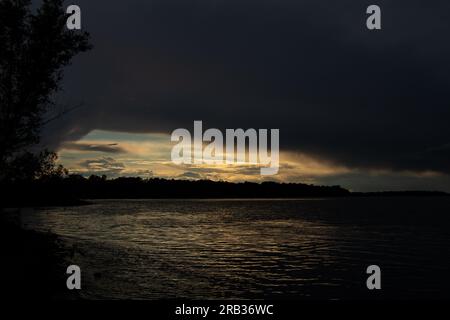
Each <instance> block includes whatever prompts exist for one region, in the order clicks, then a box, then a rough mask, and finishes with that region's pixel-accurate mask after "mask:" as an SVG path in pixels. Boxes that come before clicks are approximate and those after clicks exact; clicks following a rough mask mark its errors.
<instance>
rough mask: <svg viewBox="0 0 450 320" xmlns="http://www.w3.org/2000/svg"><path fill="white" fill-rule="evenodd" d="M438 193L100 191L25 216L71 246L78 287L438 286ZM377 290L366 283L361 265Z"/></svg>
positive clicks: (441, 239)
mask: <svg viewBox="0 0 450 320" xmlns="http://www.w3.org/2000/svg"><path fill="white" fill-rule="evenodd" d="M449 209H450V201H449V199H447V198H434V199H433V198H421V199H409V198H390V199H389V198H373V199H363V198H361V199H323V200H320V199H319V200H102V201H95V204H93V205H90V206H82V207H73V208H51V209H45V210H40V211H38V212H36V213H35V214H30V215H26V216H24V217H22V219H23V221H24V224H25V225H26V226H27V227H28V228H32V229H37V230H44V231H47V230H50V231H51V232H54V233H56V234H58V235H60V236H61V237H63V239H65V240H67V241H68V242H69V243H70V244H71V245H73V246H74V248H75V249H76V250H75V251H74V255H73V257H68V260H69V261H70V263H73V264H77V265H79V266H80V267H81V269H82V272H83V290H82V291H81V294H82V295H83V297H85V298H133V299H141V298H142V299H158V298H198V299H201V298H209V299H213V298H230V299H232V298H280V299H282V298H289V299H297V298H319V299H324V298H325V299H340V298H359V297H378V298H379V297H381V298H383V297H397V298H398V297H405V298H406V297H416V298H417V297H436V296H437V297H442V296H447V297H448V293H447V292H446V288H447V287H448V280H445V279H446V278H447V275H446V273H448V270H449V267H450V262H449V258H450V249H449V244H450V237H449V233H448V231H447V230H448V226H449V223H448V221H449V219H448V218H447V217H446V215H447V213H449V212H450V210H449ZM371 264H377V265H379V266H380V267H381V270H382V287H383V289H382V291H381V292H376V293H375V292H369V291H368V290H367V289H366V285H365V282H366V278H367V275H366V273H365V271H366V268H367V266H369V265H371Z"/></svg>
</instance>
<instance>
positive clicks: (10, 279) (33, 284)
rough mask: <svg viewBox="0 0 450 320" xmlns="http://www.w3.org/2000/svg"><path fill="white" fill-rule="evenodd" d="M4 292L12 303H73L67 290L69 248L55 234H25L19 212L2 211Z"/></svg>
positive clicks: (0, 242)
mask: <svg viewBox="0 0 450 320" xmlns="http://www.w3.org/2000/svg"><path fill="white" fill-rule="evenodd" d="M0 212H1V216H0V250H1V252H2V263H1V266H0V271H1V272H2V274H3V275H4V281H3V283H2V288H3V290H4V291H6V292H8V296H9V299H11V300H18V299H20V300H23V299H25V300H28V299H33V300H73V299H79V295H78V294H77V293H76V291H69V290H68V289H67V288H66V268H67V266H66V265H67V261H66V259H67V258H68V257H69V256H70V254H69V248H68V247H67V246H66V244H65V243H64V242H63V241H62V240H61V239H60V238H59V237H58V236H57V235H55V234H53V233H42V232H38V231H34V230H25V229H23V228H22V227H21V226H20V221H19V218H18V216H17V211H16V212H15V213H14V212H6V211H5V210H4V209H0Z"/></svg>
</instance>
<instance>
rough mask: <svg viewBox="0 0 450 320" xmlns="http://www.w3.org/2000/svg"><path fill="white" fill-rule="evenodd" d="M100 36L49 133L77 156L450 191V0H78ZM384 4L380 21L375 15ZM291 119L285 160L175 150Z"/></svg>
mask: <svg viewBox="0 0 450 320" xmlns="http://www.w3.org/2000/svg"><path fill="white" fill-rule="evenodd" d="M70 4H77V5H79V6H80V7H81V10H82V26H83V29H84V30H86V31H88V32H90V34H91V39H92V43H93V45H94V49H93V50H92V51H90V52H89V53H84V54H81V55H80V56H78V57H77V58H75V60H74V61H73V64H72V66H70V67H69V68H68V69H67V70H65V78H64V83H63V90H62V91H61V92H60V93H58V95H57V96H56V97H55V100H56V102H57V103H58V104H59V105H61V106H67V107H70V106H74V105H78V104H80V105H82V107H80V108H78V109H76V110H74V111H73V112H71V113H70V114H67V115H65V116H64V117H63V118H61V119H58V121H53V122H51V123H50V124H49V125H47V126H46V127H45V129H44V132H43V139H42V143H43V144H45V145H46V146H48V147H50V148H52V149H55V150H57V151H58V154H59V156H60V161H61V162H62V163H63V164H64V165H65V166H66V167H67V168H69V169H70V170H71V171H72V172H75V173H81V174H85V175H89V174H107V175H108V176H109V177H116V176H136V175H138V176H142V177H167V178H187V179H200V178H208V179H215V180H220V179H223V180H230V181H244V180H250V181H262V180H267V179H269V180H275V181H283V182H304V183H314V184H326V185H341V186H343V187H346V188H348V189H351V190H355V191H376V190H405V189H411V190H417V189H420V190H425V189H426V190H446V191H450V179H449V173H450V168H449V166H448V164H449V160H450V126H449V125H448V120H449V119H450V117H449V116H450V105H449V99H448V95H449V93H450V72H449V71H450V70H449V69H450V61H449V60H450V43H449V41H448V34H450V32H449V31H450V23H448V19H447V17H448V13H449V12H450V3H449V2H448V1H441V0H436V1H433V3H432V4H431V3H426V2H425V1H418V0H412V1H405V0H398V1H376V3H375V2H374V3H372V2H368V1H359V0H342V1H331V0H327V1H325V0H315V1H312V0H311V1H309V0H307V1H300V0H297V1H294V0H276V1H275V0H271V1H269V0H259V1H250V0H196V1H187V0H153V1H138V0H130V1H127V2H124V1H103V0H99V1H84V0H77V1H72V2H71V3H70ZM371 4H377V5H379V6H380V7H381V12H382V30H376V31H369V30H368V29H367V28H366V19H367V14H366V8H367V7H368V6H369V5H371ZM195 120H202V121H203V123H204V126H205V127H207V128H219V129H221V130H225V129H226V128H232V129H235V128H243V129H248V128H255V129H262V128H265V129H275V128H277V129H280V170H279V174H277V175H275V176H270V177H261V176H260V175H259V168H258V167H256V166H253V165H248V166H242V165H236V166H225V165H220V166H206V165H195V166H194V165H181V166H180V165H174V164H173V163H172V162H171V161H170V150H171V148H172V146H173V145H174V144H173V143H172V142H171V141H170V134H171V132H173V131H174V130H175V129H177V128H187V129H189V130H192V128H193V122H194V121H195Z"/></svg>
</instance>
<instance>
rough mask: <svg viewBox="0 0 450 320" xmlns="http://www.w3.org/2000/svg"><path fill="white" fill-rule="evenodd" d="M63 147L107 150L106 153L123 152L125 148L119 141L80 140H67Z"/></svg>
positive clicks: (79, 149) (77, 149)
mask: <svg viewBox="0 0 450 320" xmlns="http://www.w3.org/2000/svg"><path fill="white" fill-rule="evenodd" d="M61 148H62V149H66V150H72V151H73V150H75V151H86V152H105V153H123V152H125V150H124V149H123V148H121V147H120V146H119V145H118V144H117V143H108V144H89V143H80V142H65V143H64V144H63V145H62V146H61Z"/></svg>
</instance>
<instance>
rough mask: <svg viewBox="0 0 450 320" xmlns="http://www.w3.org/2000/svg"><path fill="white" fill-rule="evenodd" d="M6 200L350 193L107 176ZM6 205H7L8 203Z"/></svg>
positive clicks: (11, 188) (19, 189)
mask: <svg viewBox="0 0 450 320" xmlns="http://www.w3.org/2000/svg"><path fill="white" fill-rule="evenodd" d="M3 187H4V188H3V190H6V191H5V192H4V193H6V194H5V195H6V196H5V197H4V199H5V200H6V203H10V204H11V205H12V204H14V203H18V204H24V205H25V204H27V202H28V203H30V204H33V205H48V204H52V205H64V204H77V203H78V199H139V198H297V197H337V196H346V195H349V194H350V192H349V191H348V190H346V189H343V188H341V187H339V186H314V185H307V184H301V183H275V182H263V183H251V182H244V183H231V182H216V181H209V180H199V181H190V180H166V179H159V178H154V179H141V178H136V177H135V178H117V179H111V180H109V179H106V177H105V176H103V177H99V176H91V177H89V178H84V177H83V176H80V175H70V176H68V177H65V178H61V177H53V178H50V179H40V180H35V181H28V182H15V183H9V184H8V185H5V186H3ZM2 205H5V203H4V201H3V203H2Z"/></svg>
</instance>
